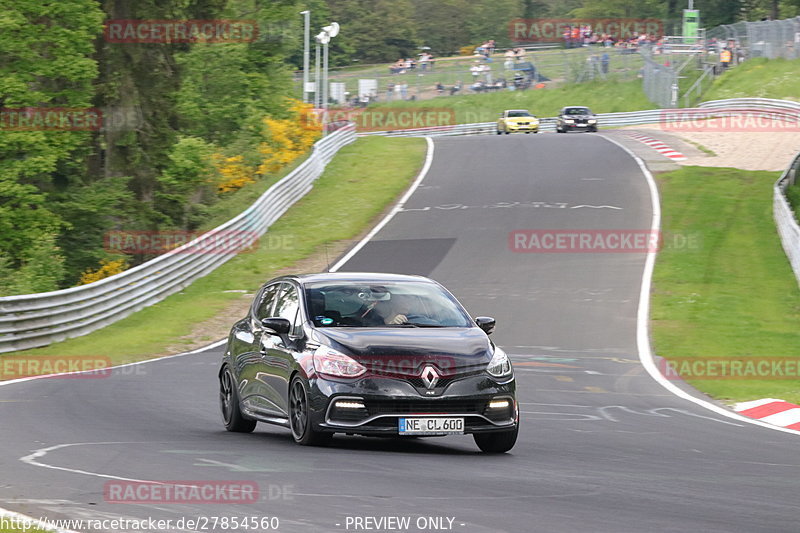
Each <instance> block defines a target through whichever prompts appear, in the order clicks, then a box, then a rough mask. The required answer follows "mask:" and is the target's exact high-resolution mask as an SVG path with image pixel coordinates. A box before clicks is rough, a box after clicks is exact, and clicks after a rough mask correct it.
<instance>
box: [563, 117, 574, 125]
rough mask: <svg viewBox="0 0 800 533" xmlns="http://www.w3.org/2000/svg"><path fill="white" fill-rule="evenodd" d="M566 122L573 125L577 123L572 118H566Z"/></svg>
mask: <svg viewBox="0 0 800 533" xmlns="http://www.w3.org/2000/svg"><path fill="white" fill-rule="evenodd" d="M564 122H566V123H567V124H572V123H573V122H575V121H574V120H572V119H571V118H565V119H564Z"/></svg>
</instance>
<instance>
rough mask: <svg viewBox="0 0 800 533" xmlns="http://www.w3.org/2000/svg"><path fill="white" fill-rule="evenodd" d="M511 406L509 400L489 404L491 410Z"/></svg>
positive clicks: (493, 401) (494, 401)
mask: <svg viewBox="0 0 800 533" xmlns="http://www.w3.org/2000/svg"><path fill="white" fill-rule="evenodd" d="M509 405H511V404H510V403H509V402H508V400H492V401H491V402H489V409H505V408H507V407H508V406H509Z"/></svg>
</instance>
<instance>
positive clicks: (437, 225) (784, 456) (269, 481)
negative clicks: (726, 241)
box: [0, 134, 800, 533]
mask: <svg viewBox="0 0 800 533" xmlns="http://www.w3.org/2000/svg"><path fill="white" fill-rule="evenodd" d="M650 205H651V203H650V194H649V191H648V187H647V183H646V181H645V178H644V176H643V175H642V172H641V170H640V168H639V167H638V165H637V163H636V162H635V161H634V160H633V159H632V158H631V157H630V156H629V155H628V154H627V153H626V152H625V151H623V150H622V149H621V148H619V147H618V146H616V145H614V144H612V143H611V142H609V141H608V140H606V139H604V138H603V137H602V135H587V134H570V135H555V134H540V135H511V136H502V137H495V136H482V137H461V138H450V139H439V140H436V141H435V157H434V159H433V163H432V166H431V168H430V171H429V173H428V175H427V177H426V178H425V180H424V181H423V182H422V184H421V185H420V187H419V188H418V189H417V190H416V192H415V193H414V194H413V195H412V196H411V197H410V199H409V200H408V202H407V203H406V205H405V206H404V208H403V210H402V211H400V212H399V213H397V214H396V216H394V218H393V219H392V220H391V221H390V222H389V223H388V224H387V225H386V226H385V227H384V228H383V229H382V230H381V231H380V232H379V233H378V234H377V235H376V237H375V238H374V239H373V240H372V241H371V242H370V243H368V244H367V245H366V246H365V247H364V248H363V249H361V250H360V251H359V253H358V254H356V255H355V256H354V257H353V258H352V260H350V261H349V262H348V263H347V264H346V265H345V266H344V268H343V269H342V270H377V271H386V272H390V271H391V272H401V273H416V274H423V275H429V276H431V277H433V278H434V279H436V280H438V281H440V282H442V283H443V284H445V286H447V287H448V288H449V289H450V290H451V291H452V292H453V293H455V294H456V296H458V297H459V299H460V300H461V301H462V302H463V303H464V304H465V305H466V307H467V308H468V309H469V310H470V312H471V313H472V314H473V315H491V316H494V317H496V318H497V320H498V327H497V330H496V333H495V334H494V338H495V341H496V342H497V343H498V344H500V345H501V346H503V347H504V348H505V349H506V351H507V352H508V353H509V354H512V359H513V361H514V363H515V368H516V373H517V381H518V390H519V399H520V402H521V409H522V429H521V434H520V439H519V441H518V442H517V445H516V447H515V448H514V449H513V450H512V452H511V453H508V454H505V455H497V456H493V455H484V454H481V453H479V451H478V448H477V447H476V446H475V444H474V443H473V441H472V438H471V437H467V436H465V437H447V438H436V439H414V440H399V439H372V438H364V437H337V438H336V439H335V444H334V445H333V447H331V448H306V447H300V446H296V445H294V444H293V443H292V440H291V437H290V435H289V432H288V430H284V429H281V428H271V427H267V426H264V425H259V428H258V429H257V430H256V432H255V433H254V434H250V435H240V434H232V433H227V432H225V431H224V428H223V426H222V422H221V420H220V414H219V408H218V404H217V380H216V372H217V369H218V360H219V358H220V353H221V351H222V348H216V349H211V350H207V351H206V352H203V353H199V354H193V355H186V356H182V357H174V358H169V359H163V360H158V361H154V362H150V363H146V364H142V365H136V366H130V367H126V368H121V369H119V370H117V371H115V373H114V374H113V375H112V376H111V377H107V378H102V379H101V378H93V379H92V378H83V379H80V378H72V379H68V378H52V379H45V380H35V381H30V382H24V383H13V384H10V385H6V386H2V387H0V428H2V430H0V447H1V448H0V449H2V453H1V454H0V507H3V508H6V509H11V510H14V511H18V512H23V513H26V514H29V515H32V516H35V517H39V516H45V517H47V518H50V519H54V518H63V517H71V518H88V519H100V518H119V517H131V518H139V519H141V518H147V517H153V518H164V519H173V520H177V519H179V518H181V517H185V518H191V517H202V516H206V517H213V516H216V517H249V516H255V517H277V518H278V519H279V520H280V527H279V528H278V529H277V531H281V532H321V531H326V532H327V531H332V532H336V531H359V530H360V531H367V530H368V529H366V525H368V524H370V525H372V526H375V525H376V524H377V523H376V522H364V521H362V522H360V523H361V525H362V526H363V527H361V528H358V529H357V527H356V526H357V524H358V522H357V521H356V518H358V517H360V518H362V519H364V518H365V517H374V518H376V519H380V518H386V517H410V519H411V521H410V527H409V528H408V529H391V528H388V529H387V528H384V529H376V528H373V529H369V530H371V531H441V530H445V531H447V530H450V531H458V532H465V533H467V532H469V533H472V532H491V533H498V532H509V533H520V532H540V531H541V532H572V531H575V532H613V533H621V532H637V533H639V532H645V531H657V532H695V531H698V532H699V531H702V532H707V533H711V532H756V531H758V532H777V531H786V532H788V531H797V530H798V527H799V526H798V521H800V507H799V506H798V494H800V454H798V444H800V440H798V437H797V436H795V435H791V434H786V433H781V432H778V431H773V430H770V429H766V428H762V427H758V426H755V425H751V424H747V423H740V422H737V421H736V420H733V419H730V418H726V417H724V416H721V415H718V414H716V413H714V412H712V411H709V410H706V409H704V408H702V407H700V406H697V405H695V404H693V403H691V402H688V401H686V400H683V399H680V398H677V397H675V396H673V395H672V394H670V393H669V392H668V391H667V390H665V389H664V388H663V387H662V386H661V385H659V384H658V383H656V382H655V381H654V380H653V379H652V378H651V377H650V376H649V375H648V374H647V373H646V372H645V370H644V368H643V367H642V365H641V364H640V363H639V358H638V352H637V345H636V312H637V307H638V300H639V291H640V285H641V279H642V272H643V268H644V260H645V255H644V254H642V253H516V252H514V251H512V250H511V249H510V247H509V240H508V235H509V232H511V231H514V230H518V229H573V230H579V229H628V230H648V229H649V228H650V220H651V210H650ZM120 478H122V479H133V480H154V481H177V480H184V481H186V480H225V481H230V480H242V481H254V482H256V483H257V484H258V486H259V489H260V501H259V502H258V503H253V504H231V503H216V504H169V503H160V504H157V505H144V504H115V503H107V502H106V501H105V500H104V486H105V484H106V483H107V482H117V481H119V480H120ZM428 517H445V519H444V521H443V522H442V524H440V525H439V527H440V529H435V526H436V525H437V524H438V523H437V522H435V521H427V520H426V519H427V518H428ZM418 519H421V521H419V522H418ZM448 519H453V521H452V524H451V522H449V520H448ZM418 525H421V526H423V527H418ZM448 528H449V529H448ZM217 530H218V531H221V529H217ZM242 531H244V529H242Z"/></svg>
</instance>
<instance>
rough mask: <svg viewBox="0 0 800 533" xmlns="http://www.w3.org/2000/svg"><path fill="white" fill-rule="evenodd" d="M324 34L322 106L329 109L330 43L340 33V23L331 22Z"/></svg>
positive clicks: (325, 28) (324, 29) (323, 31)
mask: <svg viewBox="0 0 800 533" xmlns="http://www.w3.org/2000/svg"><path fill="white" fill-rule="evenodd" d="M322 34H325V37H324V39H323V41H322V47H323V60H322V61H323V63H324V65H323V68H322V72H323V74H322V108H323V109H328V43H330V42H331V39H332V38H334V37H336V36H337V35H339V24H338V23H336V22H331V23H330V24H329V25H328V26H325V27H324V28H322V33H321V34H320V35H322Z"/></svg>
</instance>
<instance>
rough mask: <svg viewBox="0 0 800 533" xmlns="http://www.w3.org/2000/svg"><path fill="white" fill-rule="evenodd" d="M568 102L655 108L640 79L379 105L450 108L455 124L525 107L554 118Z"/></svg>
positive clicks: (608, 109) (598, 107) (607, 109)
mask: <svg viewBox="0 0 800 533" xmlns="http://www.w3.org/2000/svg"><path fill="white" fill-rule="evenodd" d="M567 105H584V106H588V107H590V108H591V109H592V111H594V112H595V113H613V112H617V111H638V110H641V109H652V108H653V107H654V106H653V104H652V103H651V102H650V101H649V100H648V99H647V97H646V96H645V94H644V91H642V82H641V80H635V81H625V82H613V81H606V82H599V81H598V82H588V83H579V84H574V85H567V86H563V87H559V88H558V89H529V90H526V91H501V92H494V93H487V94H467V95H463V96H442V97H438V98H434V99H432V100H415V101H404V102H392V103H389V104H378V106H379V107H392V108H411V109H418V108H436V109H450V110H452V111H453V112H454V113H455V122H456V123H457V124H468V123H474V122H492V121H494V120H497V116H498V114H499V113H500V112H501V111H503V110H504V109H528V110H530V112H531V113H533V114H534V115H536V116H538V117H554V116H556V115H557V114H558V111H559V110H560V109H561V108H562V107H564V106H567ZM367 109H369V108H367Z"/></svg>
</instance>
